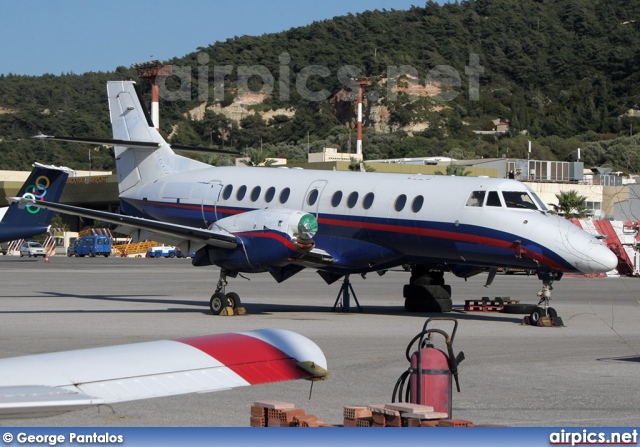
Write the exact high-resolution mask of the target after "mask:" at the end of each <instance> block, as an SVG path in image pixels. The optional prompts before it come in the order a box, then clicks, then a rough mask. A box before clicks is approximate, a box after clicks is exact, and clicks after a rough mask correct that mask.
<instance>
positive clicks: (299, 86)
mask: <svg viewBox="0 0 640 447" xmlns="http://www.w3.org/2000/svg"><path fill="white" fill-rule="evenodd" d="M197 61H198V66H197V67H196V68H194V67H192V66H189V65H186V66H179V65H173V66H172V67H171V82H167V79H168V77H166V76H159V77H158V78H157V83H158V90H159V95H160V97H161V98H162V99H163V100H165V101H191V100H194V99H197V100H198V101H201V102H205V101H211V100H213V101H214V102H222V101H225V100H228V99H229V95H230V94H232V95H234V94H235V95H236V97H237V96H240V95H242V94H245V93H253V94H258V95H265V96H268V95H273V94H274V91H275V87H276V85H277V86H278V89H277V97H278V99H279V100H280V101H289V100H290V99H291V92H292V89H295V91H296V92H297V93H298V94H299V95H300V97H302V98H303V99H305V100H307V101H312V102H320V101H325V100H327V99H329V98H330V97H331V95H332V92H331V91H329V90H327V89H325V88H318V87H316V89H313V87H312V86H314V85H318V82H317V81H318V80H320V79H324V80H326V79H329V78H331V77H335V80H337V81H338V83H339V84H340V87H341V88H342V89H344V90H345V91H348V92H350V94H349V95H347V96H344V97H343V98H342V99H343V100H349V101H356V100H357V99H358V89H359V84H358V79H361V78H362V77H363V76H364V74H363V73H362V70H360V68H358V67H356V66H354V65H343V66H342V67H340V68H338V69H337V71H336V72H332V71H331V70H330V69H329V68H327V67H325V66H323V65H308V66H306V67H303V68H302V69H300V70H299V71H297V72H295V73H294V72H293V71H294V70H292V68H291V66H290V65H289V64H290V62H291V56H290V55H289V53H286V52H284V53H281V54H280V56H279V57H278V62H279V65H278V67H277V69H275V70H270V69H269V68H268V67H266V66H264V65H240V66H237V67H235V66H233V65H214V66H213V67H211V66H210V65H209V61H210V58H209V55H208V54H207V53H205V52H201V53H199V54H198V56H197ZM141 65H144V64H141ZM274 71H275V72H276V73H275V74H274ZM464 73H465V75H466V76H467V81H466V83H463V78H462V76H461V75H460V72H459V71H458V70H457V69H455V68H454V67H452V66H450V65H436V66H435V67H433V68H431V69H430V70H429V71H428V72H426V73H422V74H421V73H420V72H419V71H418V70H417V69H416V68H415V67H412V66H411V65H388V66H387V67H386V71H385V73H384V74H383V75H381V76H379V77H380V79H383V80H385V82H384V83H385V84H386V96H385V99H386V101H397V100H398V91H399V90H402V91H405V92H408V97H409V100H410V101H411V100H413V99H416V98H417V96H416V95H413V94H411V88H408V87H411V86H418V85H422V86H427V85H434V86H437V91H438V92H437V93H435V94H433V96H431V97H432V98H433V99H434V100H436V101H452V100H453V99H455V98H456V97H458V95H460V94H461V90H462V89H464V88H465V87H466V89H467V93H468V99H469V100H470V101H478V100H479V99H480V75H482V73H484V67H483V66H481V65H480V57H479V55H478V54H476V53H470V54H469V62H468V65H466V66H465V67H464ZM232 78H234V79H235V85H234V84H233V83H232V81H231V79H232ZM211 82H212V83H213V89H212V88H211V85H210V83H211ZM168 84H170V86H169V85H168ZM464 84H466V85H464ZM258 85H259V86H260V88H259V89H256V88H255V87H256V86H258ZM251 86H253V87H254V88H252V87H251ZM212 96H213V98H212ZM367 99H368V100H369V101H377V100H378V99H379V93H378V92H377V91H372V92H370V93H369V94H368V95H367Z"/></svg>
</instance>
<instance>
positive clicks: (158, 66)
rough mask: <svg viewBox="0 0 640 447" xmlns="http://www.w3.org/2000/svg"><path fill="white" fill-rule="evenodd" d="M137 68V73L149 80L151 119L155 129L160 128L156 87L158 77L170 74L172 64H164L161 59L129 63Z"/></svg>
mask: <svg viewBox="0 0 640 447" xmlns="http://www.w3.org/2000/svg"><path fill="white" fill-rule="evenodd" d="M131 66H132V67H133V68H135V69H136V70H138V75H139V76H140V77H141V78H143V79H148V80H149V81H150V82H151V121H152V122H153V125H154V126H155V128H156V129H160V95H159V89H158V78H166V77H169V76H171V74H172V72H173V65H165V63H164V62H163V61H161V60H153V61H149V62H141V63H139V64H133V65H131Z"/></svg>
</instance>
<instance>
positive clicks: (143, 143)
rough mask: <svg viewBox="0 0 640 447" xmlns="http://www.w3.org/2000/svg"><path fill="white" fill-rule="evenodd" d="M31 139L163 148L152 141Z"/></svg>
mask: <svg viewBox="0 0 640 447" xmlns="http://www.w3.org/2000/svg"><path fill="white" fill-rule="evenodd" d="M31 138H37V139H40V140H50V141H67V142H70V143H87V144H98V145H101V146H127V147H131V148H135V149H157V148H159V147H160V146H161V144H160V143H154V142H152V141H130V140H115V139H111V138H104V139H103V138H75V137H54V136H51V135H36V136H34V137H31Z"/></svg>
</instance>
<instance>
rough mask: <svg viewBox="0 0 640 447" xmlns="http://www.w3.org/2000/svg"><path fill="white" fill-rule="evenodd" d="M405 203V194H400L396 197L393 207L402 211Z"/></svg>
mask: <svg viewBox="0 0 640 447" xmlns="http://www.w3.org/2000/svg"><path fill="white" fill-rule="evenodd" d="M406 204H407V196H405V195H404V194H401V195H399V196H398V198H397V199H396V203H395V206H394V208H395V209H396V211H402V210H403V209H404V206H405V205H406Z"/></svg>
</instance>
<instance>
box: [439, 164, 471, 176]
mask: <svg viewBox="0 0 640 447" xmlns="http://www.w3.org/2000/svg"><path fill="white" fill-rule="evenodd" d="M435 173H436V175H455V176H458V177H466V176H468V175H469V174H471V171H467V169H466V168H465V167H464V166H460V165H457V164H455V163H451V164H450V165H448V166H447V169H446V172H442V171H440V170H438V171H436V172H435Z"/></svg>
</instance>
